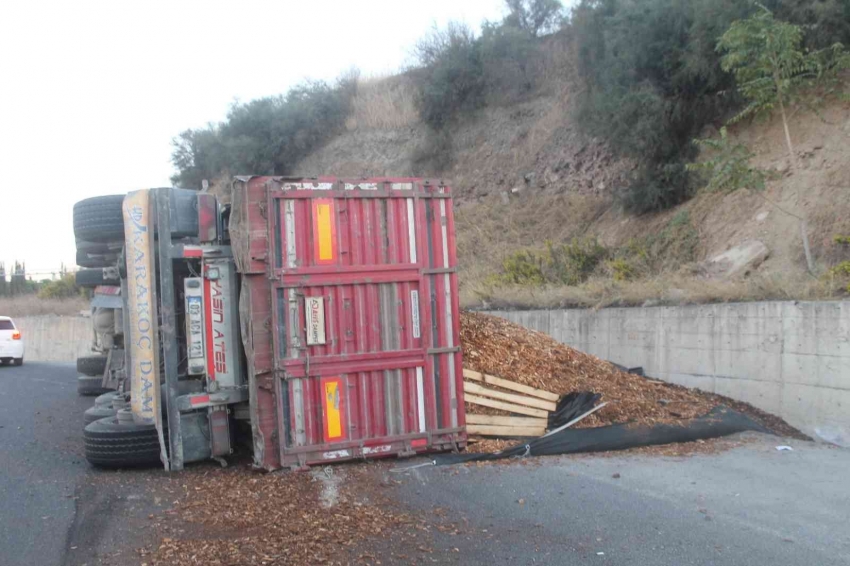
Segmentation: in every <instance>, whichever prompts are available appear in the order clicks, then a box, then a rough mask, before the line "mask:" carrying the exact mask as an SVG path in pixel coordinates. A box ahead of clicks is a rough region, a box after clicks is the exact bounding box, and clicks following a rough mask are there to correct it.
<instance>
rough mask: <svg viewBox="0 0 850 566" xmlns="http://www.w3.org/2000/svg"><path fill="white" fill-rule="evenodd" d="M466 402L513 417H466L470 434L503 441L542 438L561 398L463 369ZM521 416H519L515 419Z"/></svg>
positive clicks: (514, 382)
mask: <svg viewBox="0 0 850 566" xmlns="http://www.w3.org/2000/svg"><path fill="white" fill-rule="evenodd" d="M463 378H464V382H463V391H464V399H465V400H466V403H468V404H471V405H477V406H479V407H488V408H490V409H497V410H499V411H503V412H505V413H510V415H479V414H474V413H471V412H469V411H468V412H467V414H466V430H467V432H468V433H469V434H478V435H481V436H495V437H501V438H508V437H525V436H540V435H542V434H543V433H545V432H546V425H547V423H548V421H549V413H550V412H552V411H554V410H555V407H556V404H557V401H558V395H556V394H555V393H551V392H549V391H544V390H542V389H537V388H535V387H530V386H528V385H523V384H522V383H517V382H516V381H511V380H509V379H505V378H502V377H497V376H495V375H488V374H485V373H480V372H477V371H472V370H469V369H464V370H463ZM514 415H519V416H514Z"/></svg>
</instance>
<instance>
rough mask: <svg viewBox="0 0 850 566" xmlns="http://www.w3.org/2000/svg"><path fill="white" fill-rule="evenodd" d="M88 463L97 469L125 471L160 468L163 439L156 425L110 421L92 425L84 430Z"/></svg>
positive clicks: (113, 419)
mask: <svg viewBox="0 0 850 566" xmlns="http://www.w3.org/2000/svg"><path fill="white" fill-rule="evenodd" d="M83 440H84V442H85V446H86V460H88V461H89V462H90V463H91V464H94V465H95V466H103V467H109V468H121V467H129V466H145V465H156V464H159V463H160V460H159V437H158V435H157V432H156V428H155V427H154V426H153V425H137V424H134V423H126V422H119V421H118V417H107V418H105V419H100V420H97V421H94V422H92V423H89V424H87V425H86V428H84V429H83Z"/></svg>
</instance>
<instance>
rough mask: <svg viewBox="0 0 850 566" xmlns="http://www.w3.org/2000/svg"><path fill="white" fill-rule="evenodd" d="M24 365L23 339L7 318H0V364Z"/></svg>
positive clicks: (12, 322)
mask: <svg viewBox="0 0 850 566" xmlns="http://www.w3.org/2000/svg"><path fill="white" fill-rule="evenodd" d="M9 362H13V363H14V364H15V365H16V366H20V365H23V363H24V339H23V338H22V337H21V331H20V330H18V329H17V327H16V326H15V322H14V321H13V320H12V319H11V318H9V317H8V316H0V363H4V364H8V363H9Z"/></svg>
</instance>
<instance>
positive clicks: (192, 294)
mask: <svg viewBox="0 0 850 566" xmlns="http://www.w3.org/2000/svg"><path fill="white" fill-rule="evenodd" d="M187 281H189V279H187ZM196 281H197V280H196ZM185 289H186V348H187V357H188V358H189V374H190V375H200V374H203V373H204V370H205V369H206V368H205V363H204V362H205V356H204V297H203V291H202V287H201V285H200V281H198V283H197V284H192V285H191V286H190V285H186V288H185Z"/></svg>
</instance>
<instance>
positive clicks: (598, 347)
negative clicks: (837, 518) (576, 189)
mask: <svg viewBox="0 0 850 566" xmlns="http://www.w3.org/2000/svg"><path fill="white" fill-rule="evenodd" d="M491 314H495V315H497V316H502V317H504V318H507V319H508V320H511V321H514V322H517V323H519V324H522V325H524V326H526V327H528V328H532V329H534V330H540V331H542V332H546V333H548V334H550V335H551V336H552V337H554V338H555V339H557V340H559V341H560V342H563V343H566V344H569V345H570V346H573V347H575V348H577V349H579V350H583V351H585V352H588V353H591V354H594V355H596V356H598V357H600V358H603V359H606V360H610V361H612V362H616V363H619V364H622V365H624V366H628V367H635V366H643V368H644V370H645V371H646V373H647V375H649V376H651V377H654V378H658V379H662V380H665V381H670V382H672V383H678V384H680V385H685V386H687V387H697V388H700V389H703V390H705V391H710V392H714V393H719V394H722V395H726V396H728V397H732V398H734V399H738V400H741V401H745V402H747V403H750V404H752V405H754V406H756V407H758V408H760V409H764V410H765V411H769V412H771V413H773V414H776V415H779V416H781V417H782V418H784V419H785V420H786V421H788V422H789V423H790V424H792V425H794V426H795V427H797V428H799V429H800V430H802V431H804V432H806V433H807V434H809V435H811V436H821V437H822V438H824V439H827V440H830V441H837V442H838V443H840V444H847V445H850V301H841V302H763V303H740V304H720V305H704V306H691V307H652V308H622V309H602V310H599V311H591V310H559V311H518V312H493V313H491Z"/></svg>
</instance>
